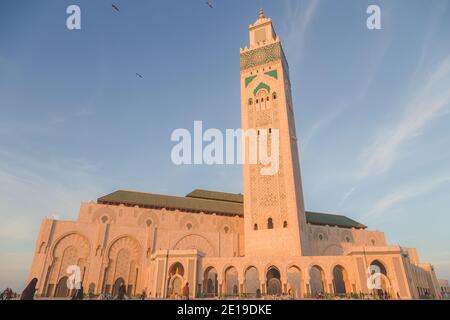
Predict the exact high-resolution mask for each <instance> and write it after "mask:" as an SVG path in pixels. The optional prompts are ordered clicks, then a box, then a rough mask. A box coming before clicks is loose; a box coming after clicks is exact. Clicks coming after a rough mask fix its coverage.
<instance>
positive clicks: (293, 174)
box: [240, 9, 309, 257]
mask: <svg viewBox="0 0 450 320" xmlns="http://www.w3.org/2000/svg"><path fill="white" fill-rule="evenodd" d="M249 33H250V46H249V48H247V47H246V48H242V49H241V53H240V76H241V111H242V128H243V129H244V130H248V129H255V130H256V131H257V132H258V135H259V132H265V133H267V134H268V135H269V137H268V141H270V140H271V138H270V134H273V133H274V132H275V131H278V133H279V168H278V171H277V172H276V173H275V174H273V175H263V174H261V168H262V167H264V165H262V164H260V162H259V161H258V164H251V163H249V161H248V159H249V148H250V144H249V137H246V138H245V144H244V156H245V159H246V161H245V163H244V220H245V255H246V256H291V257H292V256H300V255H308V254H309V243H308V239H307V234H306V218H305V209H304V204H303V191H302V183H301V177H300V164H299V156H298V148H297V138H296V133H295V132H296V131H295V123H294V109H293V107H292V95H291V84H290V80H289V67H288V64H287V61H286V58H285V56H284V53H283V48H282V46H281V42H280V39H279V37H278V36H277V35H276V33H275V30H274V28H273V26H272V21H271V19H268V18H266V17H265V16H264V12H263V9H261V10H260V13H259V18H258V20H256V22H255V23H254V24H251V25H250V26H249ZM271 148H272V145H270V146H269V151H270V150H271Z"/></svg>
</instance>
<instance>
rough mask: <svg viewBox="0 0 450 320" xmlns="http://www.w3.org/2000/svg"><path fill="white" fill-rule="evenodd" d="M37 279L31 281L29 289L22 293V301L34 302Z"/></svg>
mask: <svg viewBox="0 0 450 320" xmlns="http://www.w3.org/2000/svg"><path fill="white" fill-rule="evenodd" d="M37 282H38V279H37V278H33V279H31V281H30V283H29V284H28V285H27V287H26V288H25V289H24V290H23V291H22V295H21V296H20V300H34V294H35V293H36V284H37Z"/></svg>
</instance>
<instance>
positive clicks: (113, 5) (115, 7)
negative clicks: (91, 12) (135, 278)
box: [111, 4, 120, 12]
mask: <svg viewBox="0 0 450 320" xmlns="http://www.w3.org/2000/svg"><path fill="white" fill-rule="evenodd" d="M111 7H112V8H113V9H114V10H116V11H117V12H120V9H119V7H117V6H116V5H115V4H112V5H111Z"/></svg>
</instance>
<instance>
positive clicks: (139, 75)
mask: <svg viewBox="0 0 450 320" xmlns="http://www.w3.org/2000/svg"><path fill="white" fill-rule="evenodd" d="M136 75H137V76H138V77H139V78H141V79H142V78H144V77H143V76H142V75H141V74H139V73H137V72H136Z"/></svg>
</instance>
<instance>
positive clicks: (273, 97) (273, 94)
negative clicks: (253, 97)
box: [272, 92, 277, 100]
mask: <svg viewBox="0 0 450 320" xmlns="http://www.w3.org/2000/svg"><path fill="white" fill-rule="evenodd" d="M276 98H277V93H276V92H274V93H272V99H274V100H275V99H276Z"/></svg>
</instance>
